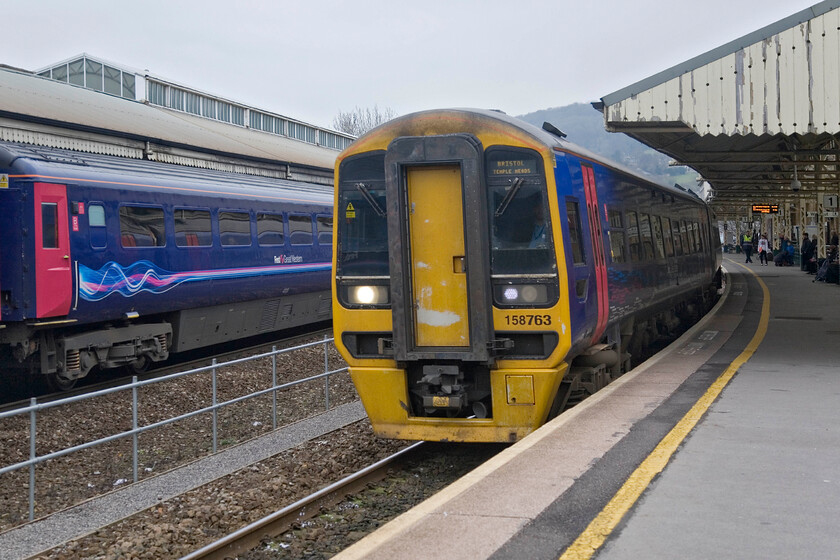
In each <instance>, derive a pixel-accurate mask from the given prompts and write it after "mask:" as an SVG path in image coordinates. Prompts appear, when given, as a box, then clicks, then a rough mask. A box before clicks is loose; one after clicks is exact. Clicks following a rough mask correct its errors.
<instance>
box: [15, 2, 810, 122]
mask: <svg viewBox="0 0 840 560" xmlns="http://www.w3.org/2000/svg"><path fill="white" fill-rule="evenodd" d="M816 3H817V2H816V0H484V1H478V0H412V1H402V0H354V1H340V0H273V1H268V0H267V1H257V0H236V1H233V0H225V1H221V0H203V1H197V0H186V1H181V0H166V1H161V0H144V1H136V0H135V1H127V0H73V1H71V0H4V2H3V11H2V17H3V22H4V23H3V33H2V38H0V63H3V64H8V65H11V66H17V67H21V68H25V69H27V70H36V69H41V68H43V67H45V66H49V65H50V64H52V63H54V62H59V61H62V60H65V59H67V58H70V57H72V56H75V55H77V54H80V53H82V52H86V53H88V54H90V55H92V56H94V57H99V58H103V59H106V60H109V61H112V62H115V63H118V64H121V65H124V66H129V67H132V68H137V69H140V70H148V71H149V72H150V73H152V74H155V75H158V76H161V77H164V78H167V79H169V80H172V81H175V82H178V83H181V84H183V85H186V86H190V87H193V88H196V89H198V90H201V91H205V92H208V93H212V94H215V95H219V96H222V97H226V98H228V99H232V100H234V101H239V102H242V103H245V104H248V105H252V106H256V107H259V108H262V109H266V110H270V111H273V112H277V113H280V114H283V115H286V116H289V117H292V118H296V119H300V120H303V121H306V122H309V123H312V124H316V125H319V126H327V127H330V126H332V121H333V118H334V117H335V115H336V114H338V113H339V112H340V111H351V110H353V109H354V108H355V107H357V106H358V107H363V108H364V107H372V106H373V105H378V106H379V107H390V108H392V109H393V110H394V111H395V112H396V113H397V114H405V113H410V112H413V111H418V110H423V109H432V108H440V107H479V108H487V109H500V110H502V111H504V112H506V113H508V114H511V115H520V114H524V113H529V112H532V111H536V110H539V109H546V108H549V107H558V106H562V105H568V104H570V103H575V102H586V103H588V102H591V101H596V100H598V99H600V98H601V97H603V96H605V95H607V94H609V93H612V92H614V91H616V90H619V89H621V88H623V87H625V86H628V85H630V84H632V83H635V82H637V81H639V80H641V79H644V78H646V77H648V76H650V75H652V74H655V73H657V72H659V71H661V70H664V69H666V68H669V67H671V66H673V65H675V64H679V63H681V62H684V61H685V60H688V59H690V58H692V57H694V56H696V55H699V54H702V53H704V52H706V51H709V50H711V49H713V48H715V47H717V46H719V45H722V44H724V43H727V42H729V41H731V40H733V39H736V38H738V37H741V36H742V35H746V34H747V33H750V32H752V31H755V30H757V29H759V28H761V27H763V26H765V25H768V24H770V23H773V22H775V21H778V20H780V19H782V18H784V17H786V16H789V15H791V14H794V13H796V12H798V11H800V10H803V9H805V8H808V7H810V6H812V5H814V4H816ZM0 106H2V100H0Z"/></svg>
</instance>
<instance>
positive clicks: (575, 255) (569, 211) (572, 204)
mask: <svg viewBox="0 0 840 560" xmlns="http://www.w3.org/2000/svg"><path fill="white" fill-rule="evenodd" d="M566 218H567V219H568V220H569V244H570V245H571V247H572V261H574V263H575V264H586V257H585V255H584V253H583V233H582V232H581V229H580V205H579V204H578V203H577V201H573V200H567V201H566Z"/></svg>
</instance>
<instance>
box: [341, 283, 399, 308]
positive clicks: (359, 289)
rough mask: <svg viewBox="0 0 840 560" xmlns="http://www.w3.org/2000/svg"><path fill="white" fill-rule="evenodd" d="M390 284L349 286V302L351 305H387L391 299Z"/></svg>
mask: <svg viewBox="0 0 840 560" xmlns="http://www.w3.org/2000/svg"><path fill="white" fill-rule="evenodd" d="M389 296H390V290H389V289H388V286H348V287H347V302H348V303H350V304H351V305H385V304H387V303H389V300H390V297H389Z"/></svg>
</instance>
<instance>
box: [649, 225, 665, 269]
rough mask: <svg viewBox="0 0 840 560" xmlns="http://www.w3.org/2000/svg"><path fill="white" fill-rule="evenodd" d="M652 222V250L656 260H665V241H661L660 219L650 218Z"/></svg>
mask: <svg viewBox="0 0 840 560" xmlns="http://www.w3.org/2000/svg"><path fill="white" fill-rule="evenodd" d="M650 219H651V221H652V222H653V241H654V245H653V248H654V249H656V258H657V259H664V258H665V240H664V239H662V237H663V236H662V219H661V218H660V217H659V216H651V217H650Z"/></svg>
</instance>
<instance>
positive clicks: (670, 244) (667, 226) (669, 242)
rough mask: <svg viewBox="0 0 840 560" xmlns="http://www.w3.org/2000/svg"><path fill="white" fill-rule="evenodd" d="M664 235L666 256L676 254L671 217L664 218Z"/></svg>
mask: <svg viewBox="0 0 840 560" xmlns="http://www.w3.org/2000/svg"><path fill="white" fill-rule="evenodd" d="M662 237H664V239H665V256H666V257H673V256H674V240H673V238H672V237H671V218H662Z"/></svg>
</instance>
